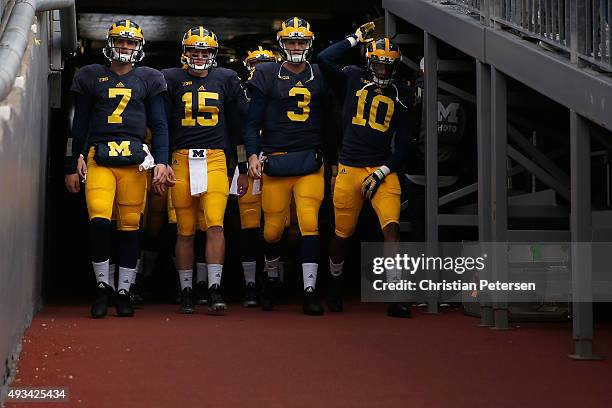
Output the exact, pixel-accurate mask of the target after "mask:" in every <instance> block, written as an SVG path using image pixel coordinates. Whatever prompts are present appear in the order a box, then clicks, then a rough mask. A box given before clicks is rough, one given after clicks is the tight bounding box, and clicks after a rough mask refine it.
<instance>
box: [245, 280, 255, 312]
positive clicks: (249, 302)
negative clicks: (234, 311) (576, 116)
mask: <svg viewBox="0 0 612 408" xmlns="http://www.w3.org/2000/svg"><path fill="white" fill-rule="evenodd" d="M242 304H243V305H244V307H257V288H256V287H255V282H249V283H247V285H246V291H245V293H244V301H243V302H242Z"/></svg>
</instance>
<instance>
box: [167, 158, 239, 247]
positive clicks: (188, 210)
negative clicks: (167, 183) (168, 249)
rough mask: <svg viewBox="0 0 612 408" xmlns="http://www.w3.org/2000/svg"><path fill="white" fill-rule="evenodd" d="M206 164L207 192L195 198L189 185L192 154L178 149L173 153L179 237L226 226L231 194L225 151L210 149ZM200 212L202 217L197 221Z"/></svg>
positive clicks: (173, 190) (174, 199) (173, 196)
mask: <svg viewBox="0 0 612 408" xmlns="http://www.w3.org/2000/svg"><path fill="white" fill-rule="evenodd" d="M206 162H207V169H208V189H207V191H206V192H205V193H203V194H202V195H201V196H199V197H193V196H192V195H191V190H190V185H189V151H188V150H177V151H175V152H173V153H172V169H173V170H174V174H175V176H176V184H175V185H174V186H173V187H172V188H171V189H170V194H171V196H172V205H173V206H174V209H175V211H176V220H177V230H178V234H179V235H181V236H191V235H193V234H195V230H196V228H197V227H198V226H199V227H200V229H203V230H206V229H208V227H223V216H224V214H225V206H226V205H227V197H228V195H229V182H228V180H227V168H226V162H225V153H224V152H223V150H219V149H209V150H207V152H206ZM200 211H201V212H202V213H203V214H202V217H201V221H200V222H198V218H200V217H199V214H198V213H199V212H200Z"/></svg>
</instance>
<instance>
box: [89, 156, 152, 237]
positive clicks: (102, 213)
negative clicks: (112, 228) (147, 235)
mask: <svg viewBox="0 0 612 408" xmlns="http://www.w3.org/2000/svg"><path fill="white" fill-rule="evenodd" d="M93 156H94V149H93V148H91V149H90V150H89V154H88V155H87V182H86V183H85V197H86V200H87V211H88V213H89V219H90V220H92V219H94V218H104V219H107V220H111V218H112V217H113V207H115V211H116V214H115V215H116V218H117V229H118V230H120V231H136V230H138V229H139V226H140V215H141V214H142V212H143V210H144V202H145V196H146V191H147V177H146V172H143V171H140V170H138V166H137V165H134V166H125V167H104V166H99V165H98V164H97V163H96V162H95V160H94V159H93ZM115 201H116V203H115Z"/></svg>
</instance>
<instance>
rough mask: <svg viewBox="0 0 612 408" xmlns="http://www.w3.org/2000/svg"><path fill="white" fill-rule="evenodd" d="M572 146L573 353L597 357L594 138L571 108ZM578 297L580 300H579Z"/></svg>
mask: <svg viewBox="0 0 612 408" xmlns="http://www.w3.org/2000/svg"><path fill="white" fill-rule="evenodd" d="M570 146H571V154H570V160H571V168H572V170H571V178H572V199H571V203H572V211H571V214H570V229H571V234H572V294H573V296H574V303H573V320H572V325H573V335H574V354H571V355H570V357H571V358H573V359H577V360H593V359H597V357H595V356H594V355H593V304H592V302H585V301H584V300H586V299H588V298H591V297H592V292H593V288H592V285H593V281H592V268H591V256H590V255H591V254H590V249H589V248H587V245H585V243H588V242H590V241H591V234H592V224H591V222H592V220H591V183H590V182H589V181H590V178H591V174H590V173H591V138H590V135H589V128H588V125H587V122H586V120H585V119H584V118H583V117H582V116H580V115H578V114H577V113H576V112H575V111H573V110H571V111H570ZM577 300H578V301H577Z"/></svg>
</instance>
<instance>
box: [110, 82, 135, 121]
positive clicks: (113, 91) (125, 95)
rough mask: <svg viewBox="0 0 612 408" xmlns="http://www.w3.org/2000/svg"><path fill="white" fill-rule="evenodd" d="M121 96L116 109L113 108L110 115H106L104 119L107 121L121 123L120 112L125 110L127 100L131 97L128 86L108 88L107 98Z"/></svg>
mask: <svg viewBox="0 0 612 408" xmlns="http://www.w3.org/2000/svg"><path fill="white" fill-rule="evenodd" d="M118 96H121V101H119V105H118V106H117V109H115V110H114V111H113V113H112V115H110V116H107V119H106V121H107V122H108V123H123V117H122V116H121V114H122V113H123V111H124V110H125V107H126V106H127V104H128V102H129V101H130V99H131V98H132V90H131V89H130V88H108V98H109V99H110V98H116V97H118Z"/></svg>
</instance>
